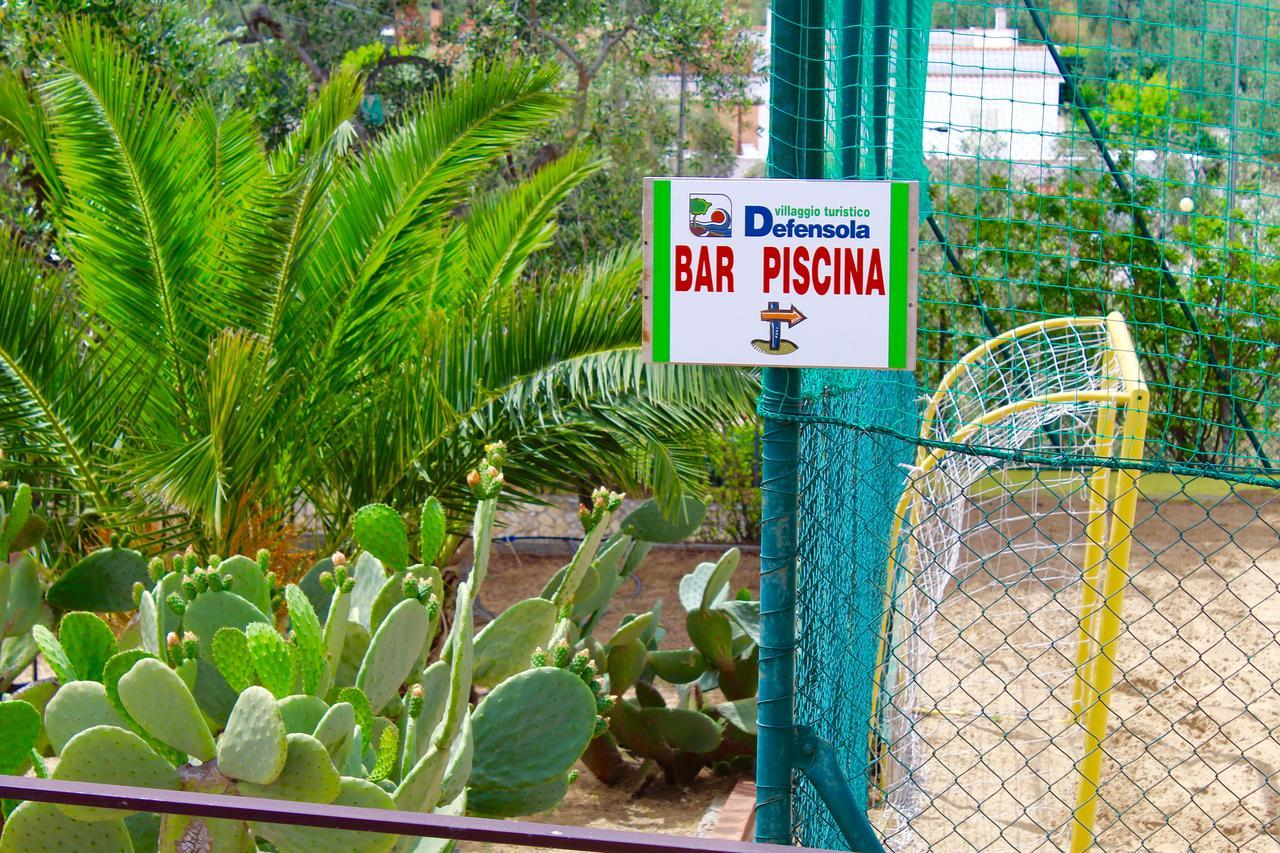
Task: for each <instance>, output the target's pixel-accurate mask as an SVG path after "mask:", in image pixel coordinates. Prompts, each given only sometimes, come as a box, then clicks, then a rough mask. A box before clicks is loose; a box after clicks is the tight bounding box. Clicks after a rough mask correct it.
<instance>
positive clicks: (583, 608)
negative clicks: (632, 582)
mask: <svg viewBox="0 0 1280 853" xmlns="http://www.w3.org/2000/svg"><path fill="white" fill-rule="evenodd" d="M630 544H631V537H630V536H627V535H626V534H618V535H616V536H614V537H613V538H612V539H610V540H609V541H608V542H606V543H605V545H604V548H603V550H602V551H601V552H600V556H599V557H597V558H596V561H595V563H594V564H593V565H592V574H594V575H595V588H594V589H593V590H592V591H591V593H590V594H589V595H584V593H583V591H582V590H579V592H578V594H577V595H576V596H575V597H574V601H573V615H574V618H575V619H583V618H586V617H588V616H590V615H591V614H593V613H595V612H596V611H597V610H600V609H601V608H603V607H605V606H606V605H607V604H608V603H609V600H610V599H611V598H613V594H614V592H616V591H617V589H618V583H619V582H620V580H621V578H620V576H619V574H618V572H619V570H620V569H621V567H622V558H623V556H625V554H626V552H627V548H628V546H630Z"/></svg>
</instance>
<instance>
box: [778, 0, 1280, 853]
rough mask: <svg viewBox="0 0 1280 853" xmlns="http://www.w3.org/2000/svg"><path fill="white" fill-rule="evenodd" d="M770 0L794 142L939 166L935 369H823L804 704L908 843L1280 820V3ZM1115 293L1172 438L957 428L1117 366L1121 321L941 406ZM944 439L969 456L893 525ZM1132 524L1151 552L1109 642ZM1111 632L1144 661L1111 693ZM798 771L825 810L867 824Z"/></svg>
mask: <svg viewBox="0 0 1280 853" xmlns="http://www.w3.org/2000/svg"><path fill="white" fill-rule="evenodd" d="M772 27H773V57H772V60H771V71H772V85H773V88H772V99H773V100H772V103H771V142H770V174H772V175H774V176H779V177H818V176H823V177H828V178H834V177H864V178H868V177H893V178H914V179H919V180H921V181H922V205H921V208H922V216H923V217H925V220H924V222H922V241H921V263H920V273H921V277H920V300H921V311H920V315H919V316H920V320H919V323H920V328H919V330H918V331H919V336H920V337H919V347H920V350H919V351H920V353H921V360H920V365H919V368H918V370H917V372H916V374H915V377H905V376H896V375H892V374H879V373H869V372H836V371H806V373H805V377H804V381H803V399H804V405H803V411H802V414H801V415H799V416H798V417H797V418H795V419H796V420H798V421H799V422H800V424H801V458H800V508H799V526H800V537H799V539H800V554H799V559H798V568H797V576H796V603H797V613H796V623H797V634H798V648H797V652H796V661H797V663H796V667H797V675H796V683H797V688H796V718H797V722H800V723H804V724H809V725H813V726H815V727H816V728H818V730H819V733H820V734H822V735H823V736H824V737H826V738H827V739H829V740H831V741H832V742H834V743H835V744H836V746H837V748H838V750H839V753H840V756H841V761H842V763H843V765H844V769H845V771H846V774H847V776H848V777H849V778H850V779H851V780H853V783H854V784H853V787H854V789H855V793H856V795H857V797H858V798H860V799H862V800H863V804H864V805H865V806H866V808H867V809H868V814H869V816H870V818H871V820H872V823H873V824H874V825H875V826H876V828H877V830H878V831H879V832H880V834H881V835H882V837H883V838H884V840H885V845H886V847H888V848H890V849H922V850H923V849H931V850H969V849H981V850H1032V849H1064V850H1066V849H1084V848H1083V847H1082V846H1081V845H1085V846H1087V844H1089V843H1095V844H1096V845H1097V847H1098V848H1099V849H1106V850H1161V849H1180V850H1185V849H1194V850H1197V851H1199V850H1244V849H1249V850H1252V849H1272V848H1274V847H1275V846H1276V840H1275V839H1276V837H1277V836H1276V835H1275V834H1274V833H1276V832H1278V831H1280V805H1278V804H1280V798H1278V797H1277V795H1276V791H1277V787H1276V786H1277V782H1276V779H1277V778H1280V777H1278V774H1280V765H1277V764H1276V763H1275V761H1274V757H1275V756H1276V755H1280V738H1278V737H1277V735H1276V734H1275V732H1276V731H1278V730H1280V690H1278V689H1277V687H1276V683H1275V680H1274V673H1275V672H1276V671H1280V593H1278V592H1277V590H1278V589H1280V533H1278V532H1277V530H1278V528H1280V506H1278V504H1280V501H1277V495H1278V493H1277V491H1276V488H1277V487H1280V470H1277V466H1280V425H1278V423H1277V418H1278V417H1280V119H1278V116H1277V110H1280V6H1277V5H1276V4H1275V3H1274V2H1269V0H1264V1H1263V2H1216V1H1215V0H1190V2H1177V3H1156V2H1151V0H1135V2H1130V3H1120V2H1116V0H1108V2H1092V0H1073V1H1072V2H1054V3H1050V4H1048V5H1040V4H1038V3H1031V4H1026V3H1023V4H1017V3H1014V4H1008V5H1002V4H997V3H990V2H971V3H970V2H954V3H947V2H941V0H936V1H935V2H932V3H930V2H898V1H897V0H895V2H890V3H876V2H871V0H864V2H851V0H845V2H835V0H827V2H822V1H821V0H810V2H803V3H775V6H774V14H773V19H772ZM926 197H927V199H928V201H929V203H927V204H926V203H925V198H926ZM1111 312H1119V313H1120V314H1121V315H1123V317H1124V319H1125V324H1126V325H1127V328H1128V330H1129V331H1130V332H1131V334H1132V337H1133V341H1134V347H1135V349H1136V351H1137V355H1138V361H1139V364H1140V366H1141V370H1142V373H1143V375H1144V376H1145V380H1146V383H1147V384H1148V385H1149V387H1150V403H1149V405H1148V408H1149V411H1148V412H1147V414H1148V415H1149V421H1148V423H1147V425H1146V431H1145V436H1146V444H1145V450H1144V451H1138V452H1136V453H1135V454H1133V455H1131V456H1128V457H1126V456H1125V455H1124V454H1121V453H1120V452H1119V442H1118V439H1117V440H1114V441H1112V440H1109V439H1107V438H1106V436H1105V434H1104V433H1105V430H1102V432H1100V427H1099V423H1100V421H1099V416H1100V413H1102V412H1103V411H1104V410H1106V409H1107V408H1108V406H1109V405H1110V404H1106V405H1103V404H1096V403H1073V404H1066V403H1058V404H1055V405H1053V406H1045V407H1039V408H1033V409H1029V410H1027V412H1026V413H1024V414H1019V415H1017V416H1013V415H1011V416H1009V417H1008V418H1004V419H1003V420H1002V419H997V420H996V421H994V422H993V423H991V424H989V425H988V427H986V428H984V430H981V431H979V432H978V433H977V434H970V435H968V436H967V437H966V436H964V435H962V434H961V433H962V431H961V430H960V427H962V426H963V425H964V424H965V423H966V422H967V421H966V419H970V420H972V419H974V418H976V417H978V416H979V415H981V414H982V413H989V412H990V411H992V410H993V408H997V407H998V405H999V401H1001V400H1005V401H1009V400H1014V401H1017V400H1023V399H1026V398H1027V396H1028V395H1031V396H1034V395H1035V394H1036V393H1039V392H1040V391H1042V390H1043V389H1044V388H1046V387H1055V388H1060V389H1064V388H1079V387H1085V388H1101V387H1107V386H1108V383H1111V382H1113V381H1114V380H1116V375H1117V373H1118V369H1117V368H1116V366H1115V364H1114V363H1113V361H1112V360H1111V356H1108V355H1106V354H1105V353H1106V352H1107V342H1106V341H1105V340H1104V339H1103V337H1101V336H1102V335H1103V333H1102V332H1099V331H1097V328H1102V327H1097V328H1095V329H1093V330H1092V331H1080V330H1073V331H1071V332H1064V333H1062V337H1060V338H1059V337H1055V335H1056V334H1058V333H1056V332H1055V333H1052V334H1050V333H1046V334H1045V335H1044V336H1042V338H1043V339H1040V338H1036V339H1035V340H1034V341H1028V342H1023V343H1020V344H1019V345H1018V346H1014V347H1009V348H1006V349H1004V350H1003V351H1002V352H1001V354H999V355H998V357H993V358H992V359H989V360H986V361H984V362H982V363H981V364H980V365H979V367H978V368H976V369H975V371H974V376H975V377H977V378H974V379H971V380H970V384H969V385H961V386H957V387H956V388H955V389H953V391H952V393H951V395H950V398H949V399H950V402H949V403H948V404H947V405H948V406H950V407H951V409H952V410H953V414H954V415H955V417H954V418H953V419H952V420H951V421H950V422H949V423H948V428H947V429H945V430H943V429H939V430H935V431H934V432H931V433H930V434H928V435H925V436H923V437H922V436H921V435H920V432H919V430H920V426H919V422H918V417H919V415H920V413H921V410H922V407H923V406H924V401H925V400H926V399H927V398H928V397H929V395H930V394H931V393H932V392H933V390H934V389H935V388H936V387H937V386H938V383H939V381H940V380H941V379H942V377H943V376H944V374H945V373H946V372H947V371H948V370H950V369H951V368H952V366H953V365H954V364H955V363H956V362H957V361H958V360H959V359H960V358H961V357H962V356H964V354H965V353H967V352H969V351H971V350H972V349H974V348H975V347H978V346H980V345H981V344H983V342H984V341H987V340H988V339H990V338H992V337H994V336H995V335H997V334H999V333H1001V332H1004V331H1006V330H1009V329H1013V328H1015V327H1017V326H1020V325H1023V324H1026V323H1032V322H1036V321H1040V320H1045V319H1048V318H1054V317H1072V316H1098V317H1101V316H1105V315H1107V314H1109V313H1111ZM1144 405H1146V404H1144ZM762 414H765V415H769V414H771V413H770V412H765V411H762ZM1106 419H1107V416H1106V415H1105V414H1102V421H1101V422H1105V421H1106ZM1122 420H1123V418H1122ZM957 435H959V436H960V438H959V440H957ZM922 448H923V449H925V450H937V451H939V452H940V453H942V452H943V451H945V456H946V458H947V459H948V460H950V461H948V462H946V463H945V464H940V465H939V466H938V467H937V469H935V471H934V472H933V473H931V474H930V475H929V477H928V478H925V479H924V480H921V481H916V482H914V484H913V485H911V488H913V489H915V490H916V497H915V499H914V500H915V503H914V504H913V506H915V507H916V510H917V513H918V517H917V519H916V520H915V522H914V523H907V524H905V525H903V528H902V529H900V530H896V531H895V530H894V528H893V519H894V507H895V504H896V503H897V502H898V501H899V499H900V497H901V496H902V495H903V492H904V489H907V488H908V475H909V471H910V469H911V466H912V463H915V462H918V461H919V459H920V458H922V457H918V453H919V451H920V450H921V449H922ZM1099 470H1101V471H1111V472H1122V471H1131V472H1134V473H1135V474H1136V475H1137V476H1138V481H1137V486H1136V488H1137V490H1138V492H1134V491H1133V488H1134V487H1129V488H1128V489H1127V490H1126V489H1124V488H1121V487H1119V486H1117V485H1116V484H1117V483H1122V479H1121V475H1120V474H1119V473H1111V474H1110V475H1106V476H1103V475H1099V474H1097V472H1098V471H1099ZM1099 477H1101V479H1099ZM1104 482H1105V483H1109V484H1111V485H1109V486H1106V489H1103V486H1102V485H1101V484H1103V483H1104ZM1102 491H1106V498H1105V500H1104V501H1103V502H1102V505H1103V506H1104V508H1105V509H1104V517H1105V522H1104V523H1103V524H1102V526H1101V527H1099V526H1097V525H1096V524H1094V525H1092V526H1091V522H1092V521H1093V520H1094V516H1095V514H1096V511H1097V507H1098V505H1099V504H1098V495H1099V494H1100V492H1102ZM1139 493H1140V494H1139ZM1126 494H1129V497H1130V502H1131V503H1133V504H1134V505H1133V512H1134V519H1133V526H1132V531H1131V532H1130V531H1129V530H1128V529H1127V527H1126V526H1125V525H1122V524H1118V523H1117V521H1116V518H1117V515H1116V512H1115V510H1116V507H1117V505H1119V504H1122V503H1123V502H1124V501H1125V500H1126V497H1125V496H1126ZM1134 499H1136V500H1134ZM1119 515H1120V516H1123V513H1120V514H1119ZM1100 538H1105V539H1106V541H1107V543H1108V547H1111V546H1113V545H1121V544H1125V543H1127V546H1128V547H1130V548H1131V551H1132V553H1131V554H1130V555H1129V558H1128V560H1127V569H1128V570H1127V572H1126V573H1124V574H1123V577H1122V580H1123V584H1122V587H1121V588H1120V589H1119V590H1118V594H1116V595H1115V596H1113V597H1112V598H1111V599H1109V602H1110V605H1111V607H1110V609H1111V610H1114V611H1115V613H1116V615H1117V617H1118V618H1119V623H1120V627H1119V634H1118V636H1116V637H1114V638H1112V639H1111V641H1110V644H1109V645H1106V648H1102V647H1100V646H1099V641H1100V640H1105V639H1107V638H1106V637H1103V636H1101V635H1100V633H1099V628H1098V625H1097V623H1096V622H1092V621H1090V620H1089V618H1085V617H1087V615H1088V602H1089V601H1090V596H1091V595H1094V594H1095V593H1099V592H1101V587H1100V584H1101V581H1100V580H1099V579H1098V577H1095V576H1093V575H1090V566H1089V561H1090V559H1092V558H1091V557H1090V554H1091V553H1092V552H1091V550H1090V549H1091V547H1096V546H1097V545H1098V540H1099V539H1100ZM891 556H892V557H895V558H896V560H897V562H896V563H893V564H892V565H891V559H890V558H891ZM886 590H888V597H886ZM1121 594H1122V595H1123V601H1122V600H1121V598H1120V595H1121ZM886 614H887V615H886ZM1082 625H1083V633H1082ZM1082 637H1083V639H1082ZM1081 648H1085V649H1086V651H1085V653H1084V654H1085V657H1084V659H1083V661H1084V662H1083V663H1082V659H1081V658H1080V657H1079V655H1080V651H1079V650H1080V649H1081ZM1099 661H1101V662H1103V664H1105V665H1106V666H1107V667H1111V666H1112V665H1114V670H1115V672H1114V674H1113V677H1112V682H1113V687H1112V688H1111V689H1109V690H1107V691H1104V692H1103V695H1101V696H1099V695H1091V694H1090V693H1089V692H1088V691H1087V690H1085V692H1084V694H1083V695H1080V693H1079V691H1080V690H1081V689H1082V688H1081V687H1080V686H1079V684H1080V682H1081V677H1082V673H1085V672H1086V669H1088V668H1089V667H1096V666H1100V664H1099V663H1098V662H1099ZM1099 671H1100V670H1095V669H1088V672H1093V673H1096V672H1099ZM881 684H883V685H884V686H885V689H884V691H883V693H880V692H878V690H879V687H878V686H877V685H881ZM1094 707H1102V708H1105V710H1106V712H1107V713H1106V715H1105V718H1103V720H1102V722H1103V724H1104V732H1105V736H1104V737H1103V738H1102V739H1101V740H1096V739H1095V740H1090V737H1091V736H1090V734H1089V733H1088V730H1087V728H1088V727H1087V725H1086V719H1087V718H1088V716H1089V713H1090V709H1091V708H1094ZM1264 756H1270V758H1267V757H1264ZM1095 759H1096V763H1097V766H1096V767H1095V768H1094V770H1096V773H1095V772H1094V771H1093V770H1089V769H1088V765H1087V762H1088V761H1093V760H1095ZM1090 774H1093V776H1096V779H1095V781H1096V786H1095V787H1093V788H1088V787H1084V788H1082V785H1081V779H1082V777H1089V778H1093V776H1090ZM794 794H795V812H794V814H795V837H796V840H797V841H799V842H802V843H804V844H807V845H811V846H819V847H831V848H836V849H847V845H845V844H844V843H843V839H842V838H841V836H840V834H839V831H838V830H837V829H836V827H835V824H834V822H833V821H832V820H831V819H830V816H829V815H828V814H827V813H826V810H825V807H824V806H823V805H822V803H821V802H819V800H818V799H817V797H816V796H815V795H814V793H813V791H812V790H811V789H810V788H809V787H808V785H807V784H806V783H805V782H803V781H801V780H799V779H798V780H797V782H796V785H795V791H794ZM1082 817H1084V818H1087V819H1088V822H1089V826H1088V832H1087V834H1084V835H1082V834H1081V830H1080V827H1079V823H1080V820H1081V818H1082Z"/></svg>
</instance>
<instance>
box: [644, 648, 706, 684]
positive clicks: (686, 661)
mask: <svg viewBox="0 0 1280 853" xmlns="http://www.w3.org/2000/svg"><path fill="white" fill-rule="evenodd" d="M649 666H650V667H652V668H653V671H654V672H656V673H657V674H658V677H659V678H662V679H663V680H664V681H670V682H671V683H672V684H688V683H689V682H691V681H697V680H698V679H699V678H701V677H702V674H703V673H704V672H706V671H707V669H708V668H709V667H710V666H711V664H709V663H708V662H707V659H706V658H704V657H703V656H702V653H701V652H699V651H698V650H697V649H668V650H666V651H659V652H649Z"/></svg>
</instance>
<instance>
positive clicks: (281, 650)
mask: <svg viewBox="0 0 1280 853" xmlns="http://www.w3.org/2000/svg"><path fill="white" fill-rule="evenodd" d="M244 634H245V640H246V642H247V643H248V646H249V654H250V656H251V657H252V658H253V667H254V669H256V670H257V672H258V680H259V681H260V682H261V683H262V686H263V687H265V688H267V689H268V690H270V691H271V693H272V695H273V696H275V697H276V698H277V699H283V698H284V697H286V696H288V695H289V694H291V693H293V674H294V673H293V654H292V652H290V651H289V644H288V643H286V642H285V640H284V637H281V636H280V635H279V634H278V633H276V629H275V626H273V625H268V624H267V623H265V622H255V623H254V624H252V625H250V626H248V627H247V628H245V632H244Z"/></svg>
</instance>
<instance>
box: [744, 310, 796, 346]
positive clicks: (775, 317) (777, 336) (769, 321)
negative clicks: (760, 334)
mask: <svg viewBox="0 0 1280 853" xmlns="http://www.w3.org/2000/svg"><path fill="white" fill-rule="evenodd" d="M780 305H781V303H778V302H770V303H769V305H768V307H767V308H765V309H764V310H763V311H761V312H760V319H761V320H762V321H764V323H765V324H766V325H768V327H769V339H768V340H764V339H762V338H756V339H755V340H753V341H752V342H751V345H752V346H753V347H755V348H756V350H757V351H759V352H762V353H764V354H765V355H790V354H791V353H793V352H795V351H796V350H798V349H800V347H799V346H797V345H796V343H795V341H788V340H786V339H785V338H783V337H782V324H783V323H786V324H787V328H788V329H791V328H794V327H795V326H798V325H799V324H801V323H803V322H804V321H805V316H804V315H803V314H801V313H800V309H799V308H797V307H796V306H795V304H794V303H792V305H791V307H790V308H788V309H783V308H780V307H779V306H780Z"/></svg>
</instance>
